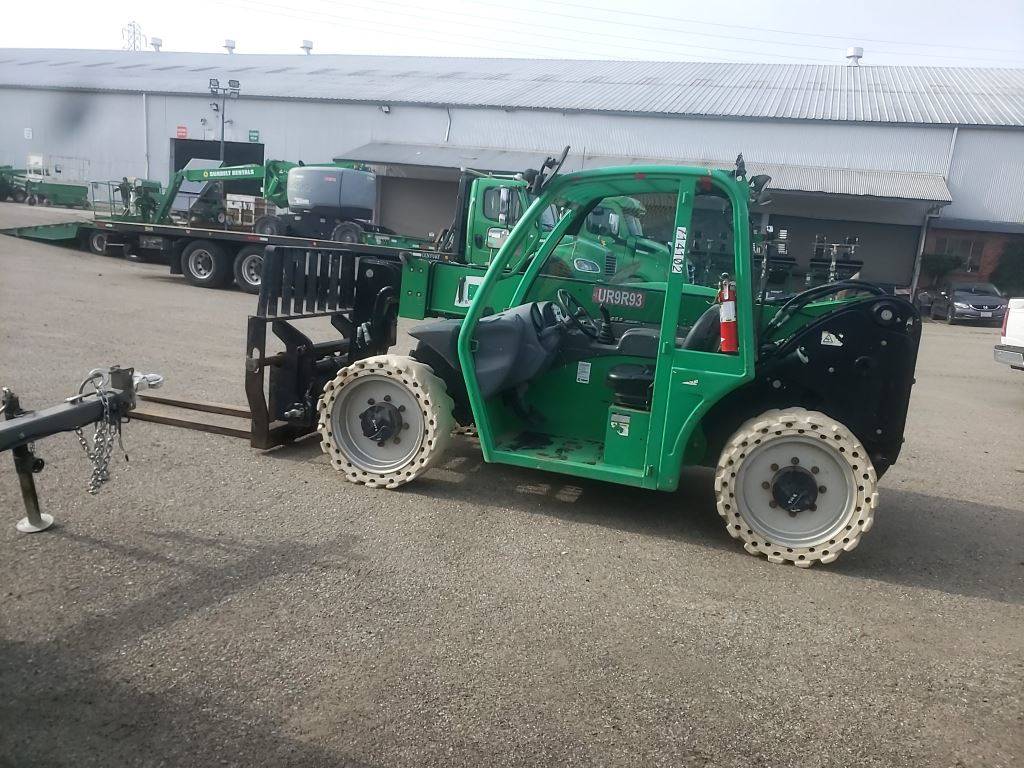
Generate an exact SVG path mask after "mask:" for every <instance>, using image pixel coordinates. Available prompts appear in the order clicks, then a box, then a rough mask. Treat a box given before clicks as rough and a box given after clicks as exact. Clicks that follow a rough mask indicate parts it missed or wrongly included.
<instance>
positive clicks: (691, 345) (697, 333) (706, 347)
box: [682, 304, 722, 352]
mask: <svg viewBox="0 0 1024 768" xmlns="http://www.w3.org/2000/svg"><path fill="white" fill-rule="evenodd" d="M721 308H722V307H721V305H720V304H712V305H711V306H710V307H708V308H707V309H706V310H704V314H702V315H701V316H700V317H698V318H697V322H696V323H694V324H693V327H692V328H691V329H690V332H689V333H688V334H686V338H685V339H683V345H682V349H692V350H695V351H697V352H717V351H718V348H719V346H720V345H721V343H722V335H721V328H720V326H719V314H718V313H719V312H720V310H721Z"/></svg>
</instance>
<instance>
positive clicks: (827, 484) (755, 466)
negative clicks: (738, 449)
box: [735, 435, 857, 549]
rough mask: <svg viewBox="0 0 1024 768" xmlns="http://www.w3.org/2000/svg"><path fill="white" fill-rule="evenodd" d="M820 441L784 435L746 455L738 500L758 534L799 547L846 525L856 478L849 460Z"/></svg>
mask: <svg viewBox="0 0 1024 768" xmlns="http://www.w3.org/2000/svg"><path fill="white" fill-rule="evenodd" d="M823 443H824V441H821V440H819V439H815V438H812V437H808V436H803V435H788V436H783V437H779V438H776V439H774V440H770V441H768V442H766V443H764V444H762V445H759V446H757V447H756V448H754V449H753V450H752V451H750V453H749V454H748V455H747V458H746V460H745V461H744V462H743V464H742V466H741V467H740V470H739V472H738V473H737V477H736V483H735V485H736V489H737V491H738V492H739V493H738V494H737V496H738V499H737V501H738V503H739V504H741V505H742V507H743V513H744V515H743V516H744V518H745V519H746V521H747V524H748V525H749V526H750V527H751V528H752V529H754V530H755V531H756V532H757V533H758V534H759V535H760V536H761V537H762V538H764V539H766V540H769V541H772V542H775V543H776V545H777V546H781V547H789V548H793V549H798V548H802V547H809V546H814V545H816V544H818V543H820V542H822V541H827V540H829V539H833V538H835V537H836V535H838V533H839V532H840V531H842V530H844V529H845V527H846V525H847V523H848V522H849V518H850V516H851V515H852V514H853V512H854V509H855V507H856V504H857V481H856V478H855V477H854V474H853V470H852V468H851V467H850V466H849V464H848V463H847V462H845V461H843V460H841V459H840V458H839V457H837V456H836V454H835V451H834V449H833V448H832V446H827V447H826V445H827V444H823ZM794 460H795V462H794ZM815 470H816V471H815ZM822 489H824V490H822ZM788 502H792V503H788ZM787 506H788V507H789V509H787Z"/></svg>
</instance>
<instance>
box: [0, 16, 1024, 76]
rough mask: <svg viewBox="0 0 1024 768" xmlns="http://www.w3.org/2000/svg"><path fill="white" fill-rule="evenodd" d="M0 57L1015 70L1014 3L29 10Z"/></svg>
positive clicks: (1022, 49) (1020, 37)
mask: <svg viewBox="0 0 1024 768" xmlns="http://www.w3.org/2000/svg"><path fill="white" fill-rule="evenodd" d="M4 6H5V7H4V10H3V16H4V23H3V24H2V25H0V47H12V48H20V47H28V48H108V49H119V48H122V47H124V45H123V41H122V28H123V27H124V26H125V25H126V24H127V23H128V22H130V21H136V22H138V24H139V25H140V26H141V27H142V31H143V32H144V33H145V34H146V35H148V36H151V37H160V38H162V39H163V43H164V50H167V51H222V50H223V49H222V48H221V47H220V46H221V45H222V44H223V41H224V39H225V38H233V39H234V40H235V41H236V42H237V52H238V53H300V50H299V46H300V44H301V41H302V40H303V39H311V40H313V45H314V55H315V54H316V53H369V54H373V53H376V54H408V55H430V56H512V57H527V58H595V59H656V60H677V61H689V60H700V61H763V62H778V63H787V62H789V63H836V64H841V63H844V58H843V57H844V55H845V50H846V47H847V46H848V45H861V46H862V47H863V48H864V51H865V57H864V61H863V63H864V64H903V65H948V66H982V67H998V66H1004V67H1024V0H971V1H970V2H965V1H964V0H516V1H515V2H512V1H511V0H509V1H507V2H494V1H493V0H479V1H478V2H474V1H473V0H358V1H357V2H348V1H344V2H343V1H342V0H337V1H335V2H331V1H330V0H298V2H296V0H291V1H290V2H289V0H144V1H143V2H139V0H132V1H131V2H127V1H124V0H100V1H99V2H93V3H83V2H82V1H81V0H73V1H72V0H30V1H29V2H19V1H18V0H9V1H8V2H6V3H4Z"/></svg>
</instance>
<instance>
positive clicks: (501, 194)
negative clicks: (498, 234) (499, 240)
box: [487, 187, 512, 239]
mask: <svg viewBox="0 0 1024 768" xmlns="http://www.w3.org/2000/svg"><path fill="white" fill-rule="evenodd" d="M511 208H512V190H511V189H509V188H508V187H502V188H501V189H500V190H499V191H498V223H499V224H508V214H509V210H510V209H511ZM490 236H491V234H490V232H488V233H487V237H488V239H490Z"/></svg>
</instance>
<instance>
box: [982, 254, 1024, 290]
mask: <svg viewBox="0 0 1024 768" xmlns="http://www.w3.org/2000/svg"><path fill="white" fill-rule="evenodd" d="M990 279H991V280H992V282H993V283H995V286H996V287H997V288H998V289H999V290H1001V291H1002V292H1003V293H1005V294H1007V295H1010V296H1022V295H1024V240H1018V241H1016V242H1010V243H1007V244H1006V247H1005V248H1003V255H1002V256H1001V257H1000V258H999V264H998V266H996V268H995V269H994V270H992V275H991V277H990Z"/></svg>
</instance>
